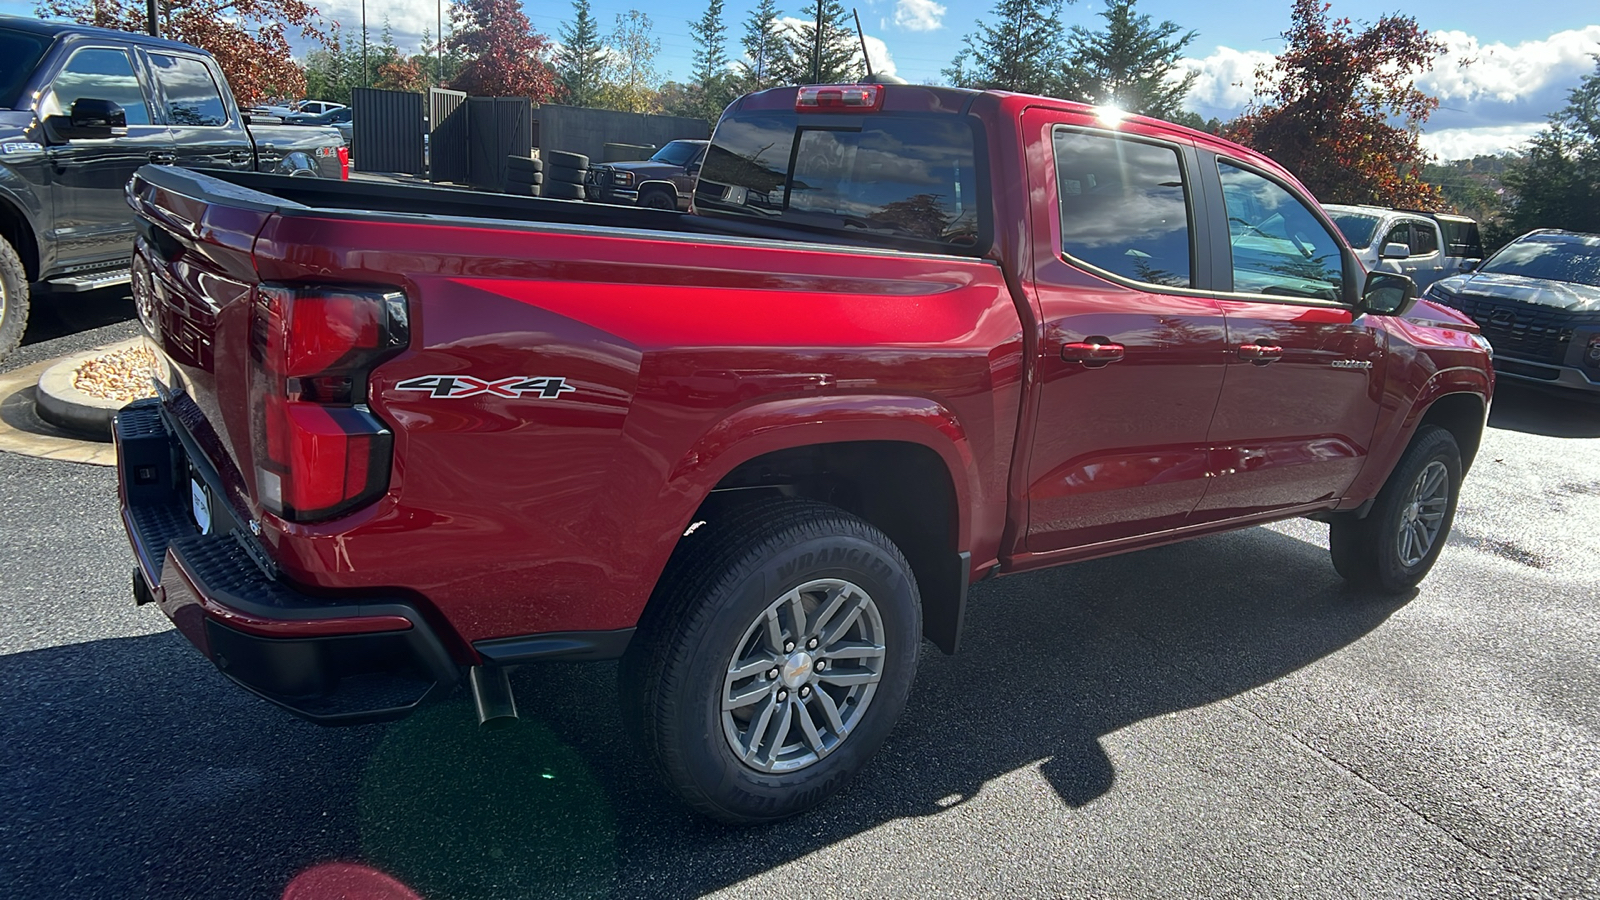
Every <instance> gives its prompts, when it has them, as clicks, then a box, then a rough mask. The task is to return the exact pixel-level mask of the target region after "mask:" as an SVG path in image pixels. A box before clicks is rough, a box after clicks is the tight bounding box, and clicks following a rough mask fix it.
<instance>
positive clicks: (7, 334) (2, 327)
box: [0, 238, 28, 359]
mask: <svg viewBox="0 0 1600 900" xmlns="http://www.w3.org/2000/svg"><path fill="white" fill-rule="evenodd" d="M27 328H28V270H27V269H25V268H24V267H23V265H22V258H21V257H19V256H17V251H16V248H14V247H12V246H11V242H10V241H7V240H5V239H4V238H0V359H5V358H6V357H7V356H10V355H11V351H13V350H15V349H17V345H18V344H21V343H22V333H23V332H24V331H26V330H27Z"/></svg>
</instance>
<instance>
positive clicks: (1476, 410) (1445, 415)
mask: <svg viewBox="0 0 1600 900" xmlns="http://www.w3.org/2000/svg"><path fill="white" fill-rule="evenodd" d="M1488 414H1489V406H1488V403H1487V402H1485V400H1484V398H1483V397H1482V395H1479V394H1475V393H1469V392H1466V391H1456V392H1453V393H1448V394H1444V395H1443V396H1441V397H1439V398H1438V399H1436V400H1434V401H1433V402H1432V403H1431V404H1429V405H1428V408H1427V410H1426V411H1425V412H1424V413H1423V414H1422V416H1421V418H1419V419H1418V420H1417V426H1416V428H1414V429H1412V432H1411V434H1412V436H1413V437H1415V435H1416V433H1417V431H1420V430H1421V429H1422V427H1423V426H1425V425H1437V426H1439V427H1440V428H1443V429H1444V430H1445V431H1448V432H1450V436H1451V437H1453V438H1455V439H1456V446H1457V447H1459V448H1460V449H1461V474H1463V475H1465V474H1466V473H1467V470H1468V469H1470V468H1472V460H1473V459H1474V458H1475V457H1477V455H1478V447H1479V446H1480V445H1481V444H1482V443H1483V428H1484V423H1485V421H1486V419H1487V417H1488Z"/></svg>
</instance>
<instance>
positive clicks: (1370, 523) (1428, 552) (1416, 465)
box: [1328, 425, 1461, 594]
mask: <svg viewBox="0 0 1600 900" xmlns="http://www.w3.org/2000/svg"><path fill="white" fill-rule="evenodd" d="M1460 494H1461V448H1460V447H1458V446H1457V445H1456V439H1455V437H1454V436H1452V435H1451V434H1450V432H1448V431H1446V430H1444V429H1443V428H1440V427H1438V426H1436V425H1424V426H1422V427H1421V428H1419V429H1418V430H1417V433H1416V436H1415V437H1413V438H1412V439H1411V444H1410V445H1409V446H1407V447H1406V450H1405V453H1403V454H1401V456H1400V462H1399V463H1398V464H1396V465H1395V467H1394V471H1393V472H1391V473H1389V480H1388V481H1386V482H1384V484H1383V488H1382V489H1381V490H1379V491H1378V497H1377V500H1376V502H1374V503H1373V505H1372V509H1371V510H1370V511H1369V512H1368V513H1367V517H1366V518H1364V519H1357V518H1355V517H1354V516H1347V515H1342V516H1338V517H1336V518H1334V519H1333V521H1332V523H1331V524H1330V525H1329V527H1328V547H1329V550H1330V551H1331V552H1332V555H1333V567H1334V569H1336V570H1337V571H1338V572H1339V574H1340V575H1342V576H1344V579H1345V580H1346V581H1348V582H1350V583H1351V584H1352V585H1355V586H1356V587H1358V588H1364V589H1367V590H1374V591H1379V592H1382V593H1386V594H1401V593H1404V592H1406V591H1408V590H1410V589H1412V588H1414V587H1416V586H1417V584H1418V583H1420V582H1421V581H1422V579H1423V578H1425V577H1426V576H1427V574H1428V570H1429V569H1432V568H1433V564H1434V562H1435V561H1436V560H1438V558H1439V553H1440V551H1441V550H1443V549H1444V545H1445V542H1446V541H1447V540H1448V539H1449V537H1450V526H1451V524H1452V523H1453V522H1454V521H1455V516H1456V499H1457V498H1458V497H1459V496H1460Z"/></svg>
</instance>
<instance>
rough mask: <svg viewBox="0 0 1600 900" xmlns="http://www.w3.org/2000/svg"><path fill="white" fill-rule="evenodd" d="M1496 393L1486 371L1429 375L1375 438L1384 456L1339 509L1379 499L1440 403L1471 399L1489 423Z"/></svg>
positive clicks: (1373, 463) (1446, 371) (1470, 368)
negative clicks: (1459, 396)
mask: <svg viewBox="0 0 1600 900" xmlns="http://www.w3.org/2000/svg"><path fill="white" fill-rule="evenodd" d="M1493 393H1494V380H1493V377H1492V376H1491V375H1489V373H1488V372H1486V371H1485V370H1483V369H1480V368H1476V367H1474V366H1451V367H1449V368H1446V369H1439V370H1437V371H1435V372H1433V373H1432V374H1430V375H1429V376H1428V380H1427V381H1425V382H1423V385H1422V389H1421V390H1420V391H1418V392H1417V395H1416V399H1415V400H1413V401H1412V403H1411V406H1410V408H1408V409H1407V410H1406V411H1405V413H1404V414H1403V415H1402V414H1396V415H1394V416H1392V417H1391V418H1390V419H1389V422H1390V423H1391V427H1390V428H1389V430H1388V431H1387V432H1386V433H1384V434H1374V435H1373V438H1372V439H1373V446H1381V447H1384V448H1385V450H1384V454H1383V456H1381V457H1377V458H1372V459H1371V460H1370V461H1369V462H1368V463H1367V466H1366V468H1365V469H1363V470H1362V472H1361V474H1360V475H1358V476H1357V477H1356V480H1355V482H1354V483H1352V484H1351V486H1350V489H1349V490H1348V491H1347V492H1346V498H1347V499H1346V503H1345V504H1341V505H1340V507H1339V508H1340V509H1356V508H1360V507H1364V506H1365V501H1366V500H1368V499H1370V498H1373V497H1376V496H1377V495H1378V491H1379V490H1380V489H1381V488H1382V487H1383V484H1384V482H1386V481H1388V480H1389V473H1390V472H1392V471H1394V467H1395V466H1396V465H1398V464H1399V462H1400V455H1401V454H1402V453H1404V452H1405V449H1406V447H1409V446H1410V445H1411V440H1412V438H1414V437H1415V436H1416V433H1417V427H1418V426H1419V425H1420V424H1421V422H1422V419H1423V417H1424V416H1426V415H1427V414H1428V411H1429V410H1430V409H1432V408H1433V406H1434V404H1436V403H1438V402H1439V400H1441V399H1443V398H1445V397H1448V396H1452V395H1456V394H1468V395H1471V396H1473V397H1475V398H1477V399H1478V401H1479V402H1480V403H1482V404H1483V414H1484V418H1485V420H1487V418H1488V415H1489V398H1490V397H1491V396H1492V395H1493ZM1463 462H1464V463H1465V462H1467V460H1463Z"/></svg>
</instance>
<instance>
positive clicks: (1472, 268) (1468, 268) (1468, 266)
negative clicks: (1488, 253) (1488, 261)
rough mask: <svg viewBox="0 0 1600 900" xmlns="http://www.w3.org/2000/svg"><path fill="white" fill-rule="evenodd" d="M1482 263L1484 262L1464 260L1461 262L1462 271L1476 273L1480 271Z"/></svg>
mask: <svg viewBox="0 0 1600 900" xmlns="http://www.w3.org/2000/svg"><path fill="white" fill-rule="evenodd" d="M1482 262H1483V260H1481V259H1463V260H1462V261H1461V271H1463V272H1476V271H1478V265H1479V264H1480V263H1482Z"/></svg>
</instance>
